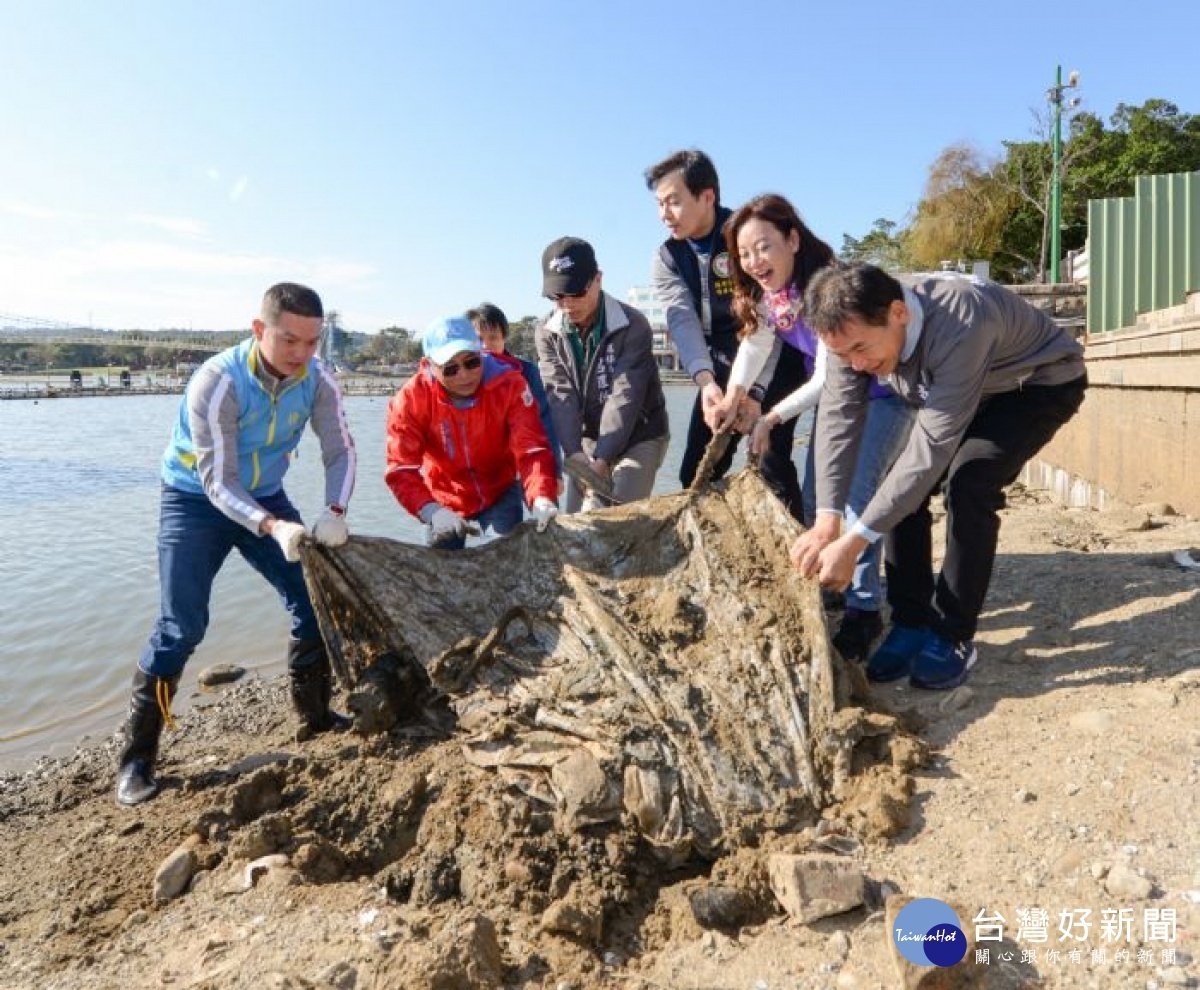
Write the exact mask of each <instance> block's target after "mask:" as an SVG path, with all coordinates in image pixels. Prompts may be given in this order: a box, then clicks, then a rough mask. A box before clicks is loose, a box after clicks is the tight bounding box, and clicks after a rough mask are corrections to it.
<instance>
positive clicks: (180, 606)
mask: <svg viewBox="0 0 1200 990" xmlns="http://www.w3.org/2000/svg"><path fill="white" fill-rule="evenodd" d="M258 503H259V504H260V505H261V506H262V507H263V508H264V509H266V510H267V511H268V512H269V513H270V514H271V515H273V516H275V517H276V518H277V519H287V520H289V521H290V522H300V513H298V512H297V511H296V510H295V508H294V507H293V506H292V503H291V502H290V501H288V497H287V495H286V494H284V492H283V491H280V492H278V493H277V494H275V495H267V496H264V497H261V498H259V499H258ZM235 548H236V549H237V551H238V552H239V553H240V554H241V555H242V556H243V557H244V558H245V560H246V563H248V564H249V565H250V566H251V567H253V568H254V569H255V570H256V571H258V573H259V574H261V575H262V576H263V577H265V578H266V579H267V581H268V582H270V584H271V586H272V587H273V588H274V589H275V590H276V591H277V592H279V597H280V598H281V599H282V600H283V604H284V606H285V607H286V608H287V610H288V611H289V612H290V613H291V615H292V638H293V639H318V638H320V635H321V631H320V628H319V627H318V625H317V617H316V615H315V614H314V613H313V607H312V602H311V601H310V600H309V597H308V589H307V588H306V587H305V586H304V571H303V569H302V568H301V566H300V565H299V564H293V563H289V562H288V560H287V559H286V558H285V557H284V556H283V550H282V549H280V546H279V544H278V543H276V542H275V541H274V540H273V539H272V538H271V537H269V536H258V535H256V534H254V533H251V532H250V530H248V529H246V527H245V526H242V525H239V524H238V523H235V522H234V521H233V520H232V519H230V518H229V517H228V516H226V515H225V514H224V513H222V512H221V511H220V510H219V509H217V507H216V506H214V505H213V504H212V502H210V501H209V500H208V497H207V496H206V495H193V494H191V493H190V492H182V491H180V490H179V489H177V488H172V487H170V486H169V485H164V486H163V489H162V503H161V508H160V510H159V522H158V580H159V585H160V588H161V604H160V605H159V616H158V621H157V622H156V623H155V624H154V631H153V632H152V633H151V634H150V642H149V643H147V644H146V649H145V650H144V651H143V652H142V658H141V660H140V661H139V662H138V666H139V667H141V669H142V671H143V672H145V673H146V674H149V675H151V676H154V677H174V676H175V675H177V674H179V673H180V672H181V671H182V670H183V667H184V664H186V663H187V661H188V658H189V657H190V656H191V655H192V653H193V651H194V650H195V649H196V647H197V646H199V645H200V642H201V640H203V639H204V633H205V632H206V631H207V629H208V605H209V601H210V599H211V598H212V586H213V581H214V580H215V579H216V576H217V572H218V571H219V570H220V569H221V565H222V564H224V563H225V558H226V557H228V556H229V552H230V551H231V550H233V549H235Z"/></svg>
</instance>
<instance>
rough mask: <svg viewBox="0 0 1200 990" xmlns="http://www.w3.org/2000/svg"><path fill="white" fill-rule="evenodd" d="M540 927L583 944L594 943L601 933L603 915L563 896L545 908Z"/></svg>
mask: <svg viewBox="0 0 1200 990" xmlns="http://www.w3.org/2000/svg"><path fill="white" fill-rule="evenodd" d="M542 929H543V931H547V932H555V933H557V934H559V935H567V936H569V937H571V938H573V939H576V940H578V941H580V942H583V943H584V944H585V945H595V944H596V943H598V942H599V941H600V936H601V935H602V934H603V930H604V917H603V916H602V915H601V913H600V912H599V911H597V910H595V909H594V908H591V907H590V906H587V905H583V904H580V903H579V902H578V901H576V900H574V899H568V898H563V899H562V900H559V901H555V902H554V903H553V904H551V905H550V906H549V907H548V908H546V911H545V913H544V914H543V915H542Z"/></svg>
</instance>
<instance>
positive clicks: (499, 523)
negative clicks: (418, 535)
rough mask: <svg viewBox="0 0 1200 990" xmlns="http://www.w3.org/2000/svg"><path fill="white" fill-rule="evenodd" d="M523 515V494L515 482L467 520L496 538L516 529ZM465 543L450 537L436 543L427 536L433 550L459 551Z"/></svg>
mask: <svg viewBox="0 0 1200 990" xmlns="http://www.w3.org/2000/svg"><path fill="white" fill-rule="evenodd" d="M524 514H525V493H524V490H523V489H522V488H521V483H520V482H519V481H515V482H513V485H512V487H511V488H509V489H508V491H506V492H505V493H504V494H503V495H501V496H500V497H499V498H498V499H496V501H495V502H493V503H492V504H491V505H489V506H488V507H487V508H486V509H484V510H483V511H482V512H480V513H478V514H477V515H474V516H469V517H468V519H469V521H470V522H475V523H478V524H479V528H480V529H481V530H485V531H486V530H488V529H490V530H491V531H492V532H493V533H495V534H496V535H497V536H504V535H505V534H506V533H511V532H512V531H513V530H514V529H516V528H517V526H518V525H519V524H520V522H521V518H522V516H524ZM466 543H467V538H466V537H465V536H454V535H451V536H446V537H443V538H442V539H440V540H436V541H435V540H434V539H433V534H432V531H431V532H430V536H429V545H430V546H431V547H433V548H434V549H435V550H461V549H462V548H463V547H464V546H466Z"/></svg>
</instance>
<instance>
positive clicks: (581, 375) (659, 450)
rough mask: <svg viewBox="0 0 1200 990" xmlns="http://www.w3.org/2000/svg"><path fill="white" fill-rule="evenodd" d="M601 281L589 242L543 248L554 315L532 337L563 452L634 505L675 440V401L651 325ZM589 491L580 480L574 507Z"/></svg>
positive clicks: (572, 488) (570, 492) (571, 487)
mask: <svg viewBox="0 0 1200 990" xmlns="http://www.w3.org/2000/svg"><path fill="white" fill-rule="evenodd" d="M601 280H602V273H601V271H600V269H599V267H598V266H597V265H596V254H595V252H594V251H593V250H592V246H591V245H590V244H589V243H588V242H587V241H584V240H581V239H580V238H578V237H561V238H559V239H558V240H556V241H554V242H553V243H552V244H550V245H549V246H548V247H547V248H546V250H545V251H544V252H543V253H542V294H543V295H545V297H546V298H547V299H549V300H551V301H552V302H553V303H554V312H553V313H551V314H550V315H549V316H548V317H547V318H546V319H545V320H544V321H543V322H542V324H541V325H540V326H539V327H538V329H537V332H536V334H535V336H534V340H535V342H536V344H537V354H538V365H539V367H540V369H541V372H542V379H543V381H544V382H545V384H546V392H547V395H548V397H549V399H550V413H551V416H552V417H553V419H554V429H555V431H556V432H557V433H558V440H559V443H560V444H561V445H562V451H563V456H564V458H566V459H567V461H568V462H571V461H574V462H575V463H577V464H579V465H580V466H582V467H584V468H589V469H591V470H592V471H594V472H595V473H596V474H598V475H600V477H601V478H604V479H608V480H611V482H612V488H613V492H612V498H613V499H614V500H615V501H617V502H629V501H632V500H633V499H639V498H645V497H646V496H648V495H649V494H650V492H651V491H652V490H653V488H654V478H655V475H656V474H657V473H658V469H659V467H660V466H661V464H662V461H663V457H664V456H665V455H666V451H667V441H668V440H669V439H670V433H669V431H668V427H667V404H666V399H665V398H664V396H663V390H662V382H661V381H660V379H659V377H658V364H657V362H656V361H655V360H654V352H653V347H652V344H653V340H652V334H651V331H650V324H649V323H648V322H647V321H646V318H645V317H644V316H643V315H642V314H641V313H639V312H638V311H637V310H636V309H634V308H633V307H632V306H626V305H625V304H624V303H622V302H620V301H619V300H617V299H614V298H613V297H612V296H610V295H609V294H608V293H606V292H605V291H604V290H603V289H602V288H601ZM586 494H588V493H586V492H584V491H583V490H582V488H581V486H580V485H579V484H578V483H577V482H576V481H575V480H574V479H573V478H572V479H571V480H570V481H569V482H568V485H567V499H566V509H567V511H568V512H575V511H578V510H579V509H580V508H581V507H582V506H583V504H584V496H585V495H586ZM600 504H603V503H602V502H600V503H598V502H589V504H588V507H589V508H591V507H594V506H596V505H600Z"/></svg>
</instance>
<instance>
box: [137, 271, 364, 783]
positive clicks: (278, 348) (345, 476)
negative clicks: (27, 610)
mask: <svg viewBox="0 0 1200 990" xmlns="http://www.w3.org/2000/svg"><path fill="white" fill-rule="evenodd" d="M323 320H324V310H323V309H322V306H321V299H320V297H319V296H318V295H317V294H316V293H315V292H314V291H313V290H312V289H309V288H306V287H305V286H302V285H296V284H294V283H290V282H283V283H280V284H279V285H275V286H272V287H271V288H270V289H268V290H267V293H266V295H265V296H264V297H263V303H262V311H261V313H260V315H259V318H258V319H256V320H254V322H253V332H254V336H253V337H251V338H250V339H248V340H246V341H244V342H243V343H241V344H239V345H237V346H236V347H231V348H229V349H228V350H226V351H222V352H221V353H220V354H218V355H216V356H215V357H213V358H211V359H210V360H208V361H207V362H205V364H204V365H203V366H202V367H201V368H200V369H199V370H198V371H197V372H196V373H195V374H194V375H193V376H192V379H191V381H190V382H189V383H188V387H187V393H186V394H185V396H184V398H183V401H182V402H181V403H180V408H179V416H178V419H177V420H176V423H175V427H174V430H173V432H172V435H171V439H170V442H169V443H168V444H167V449H166V451H165V453H164V454H163V460H162V470H161V475H162V507H161V514H160V518H159V530H158V568H159V581H160V584H161V588H162V602H161V607H160V612H159V617H158V621H157V622H156V623H155V626H154V630H153V632H152V633H151V636H150V641H149V643H148V644H147V645H146V648H145V650H144V651H143V652H142V657H141V660H140V661H139V662H138V667H137V671H136V672H135V674H134V678H133V696H132V699H131V701H130V706H129V721H128V723H127V724H126V727H125V739H124V744H123V747H122V750H121V755H120V761H119V769H118V773H117V794H116V797H117V801H118V802H119V803H121V804H126V805H132V804H140V803H141V802H142V801H146V800H148V799H149V798H151V797H153V796H154V795H155V794H156V793H157V792H158V783H157V781H155V779H154V776H153V770H154V762H155V759H156V757H157V754H158V741H159V736H160V734H161V732H162V727H163V724H164V722H166V721H169V720H170V717H171V715H170V712H171V699H172V697H173V696H174V694H175V689H176V688H177V686H178V684H179V678H180V675H181V674H182V672H183V668H184V665H185V664H186V663H187V660H188V658H189V657H190V656H191V655H192V652H193V651H194V650H195V649H196V647H197V646H199V645H200V642H201V640H202V639H203V638H204V633H205V631H206V629H207V627H208V606H209V599H210V597H211V594H212V585H213V580H214V579H215V578H216V576H217V572H218V571H219V570H220V569H221V565H222V564H223V563H224V562H225V558H226V557H228V556H229V553H230V551H232V550H235V549H236V550H237V551H238V552H239V553H240V554H241V555H242V556H243V557H244V558H245V559H246V562H247V563H249V564H250V566H251V567H253V568H254V569H255V570H256V571H258V572H259V573H260V574H261V575H262V576H263V577H265V578H266V579H267V581H269V582H270V584H271V585H272V586H273V587H274V588H275V590H276V591H277V592H278V593H279V596H280V598H282V599H283V602H284V605H285V606H286V607H287V610H288V612H290V613H291V617H292V628H291V640H290V642H289V643H288V674H289V678H290V682H291V697H292V704H293V706H294V707H295V709H296V711H297V713H298V714H299V716H300V723H301V725H300V729H301V734H302V736H306V735H308V734H311V733H313V732H324V731H326V730H329V729H333V728H339V727H341V726H342V725H344V724H345V719H344V718H343V717H342V716H340V715H336V714H335V713H334V712H332V711H330V709H329V701H330V698H331V696H332V680H331V675H330V669H329V657H328V656H327V655H326V653H325V645H324V643H323V642H322V640H321V633H320V629H319V628H318V626H317V619H316V616H315V614H314V613H313V607H312V603H311V601H310V600H309V597H308V591H307V589H306V588H305V585H304V574H303V571H302V569H301V566H300V563H299V561H300V553H299V547H300V543H301V541H302V540H303V539H304V538H305V536H306V535H307V534H306V532H305V529H304V527H303V525H301V522H300V514H299V513H298V512H297V511H296V509H295V508H294V507H293V506H292V503H291V502H290V501H289V500H288V497H287V494H286V493H285V492H284V490H283V477H284V474H285V473H286V472H287V468H288V464H289V463H290V460H291V455H292V453H293V451H295V449H296V446H297V445H298V444H299V442H300V437H301V435H302V434H303V432H304V427H305V425H306V424H307V423H309V422H311V423H312V427H313V432H314V433H316V435H317V437H318V439H319V440H320V443H321V455H322V459H323V461H324V463H325V504H326V509H325V511H324V512H323V513H322V514H321V517H320V518H319V519H318V520H317V523H316V525H315V526H314V527H313V530H312V536H313V537H314V538H315V539H316V540H318V541H319V542H321V543H324V544H326V545H329V546H339V545H341V544H343V543H345V542H346V539H347V537H348V531H347V527H346V521H345V512H346V503H347V502H348V501H349V499H350V494H351V492H352V491H353V488H354V472H355V452H354V442H353V440H352V439H351V437H350V430H349V427H348V426H347V423H346V415H345V409H344V408H343V404H342V394H341V390H340V389H339V388H338V385H337V383H336V382H335V381H334V379H333V376H332V375H331V374H330V373H329V371H328V370H327V369H326V368H325V367H324V365H322V363H321V362H320V361H319V360H317V358H316V356H315V355H316V352H317V347H318V346H319V344H320V341H321V326H322V323H323Z"/></svg>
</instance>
